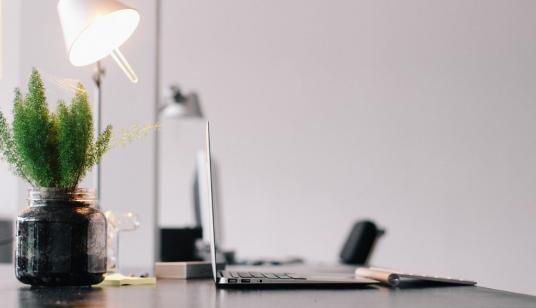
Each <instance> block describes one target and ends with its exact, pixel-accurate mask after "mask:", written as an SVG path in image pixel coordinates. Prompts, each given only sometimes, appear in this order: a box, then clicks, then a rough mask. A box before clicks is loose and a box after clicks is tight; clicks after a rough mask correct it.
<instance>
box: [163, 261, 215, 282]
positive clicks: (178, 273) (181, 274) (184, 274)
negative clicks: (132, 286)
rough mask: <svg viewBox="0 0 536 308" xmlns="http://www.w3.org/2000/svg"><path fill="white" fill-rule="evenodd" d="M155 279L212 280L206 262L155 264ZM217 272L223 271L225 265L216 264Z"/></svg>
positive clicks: (210, 265)
mask: <svg viewBox="0 0 536 308" xmlns="http://www.w3.org/2000/svg"><path fill="white" fill-rule="evenodd" d="M155 267H156V278H168V279H189V278H212V277H213V276H212V263H211V262H206V261H192V262H156V266H155ZM216 268H217V269H218V270H223V269H225V263H223V262H218V263H217V264H216Z"/></svg>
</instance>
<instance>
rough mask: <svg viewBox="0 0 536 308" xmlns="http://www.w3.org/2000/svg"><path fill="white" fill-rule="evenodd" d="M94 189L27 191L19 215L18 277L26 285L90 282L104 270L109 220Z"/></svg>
mask: <svg viewBox="0 0 536 308" xmlns="http://www.w3.org/2000/svg"><path fill="white" fill-rule="evenodd" d="M95 196H96V192H95V190H89V189H81V188H78V189H76V190H74V191H63V190H58V189H51V188H32V189H29V190H28V207H27V208H26V209H24V210H23V211H22V212H20V213H19V216H18V217H17V250H16V255H15V275H16V276H17V279H18V280H19V281H20V282H22V283H25V284H31V285H46V286H84V285H85V286H87V285H93V284H98V283H100V282H102V281H103V280H104V274H105V273H106V227H107V224H106V218H105V217H104V214H103V213H102V212H101V211H99V209H98V208H97V201H98V200H96V199H95Z"/></svg>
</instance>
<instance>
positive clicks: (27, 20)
mask: <svg viewBox="0 0 536 308" xmlns="http://www.w3.org/2000/svg"><path fill="white" fill-rule="evenodd" d="M123 2H124V3H125V4H127V5H130V6H132V7H135V8H137V9H138V10H139V11H140V14H141V16H142V19H141V22H140V25H139V27H138V29H137V30H136V32H135V33H134V34H133V35H132V37H131V38H130V39H129V40H128V41H127V42H126V43H125V44H124V45H123V46H122V47H121V50H122V52H123V54H124V55H125V57H126V58H127V59H128V60H129V62H130V63H131V65H132V66H133V68H134V69H135V70H136V72H137V74H138V75H139V77H140V81H139V83H137V84H132V83H130V81H129V80H128V79H127V77H126V76H125V75H124V73H123V72H122V71H121V70H120V69H119V67H118V66H117V65H116V64H115V62H114V61H113V60H112V59H110V58H105V59H104V60H103V64H104V66H105V68H106V76H105V77H104V80H103V85H102V87H103V107H102V113H103V116H102V123H103V125H107V124H113V125H114V127H115V128H116V129H117V130H119V129H121V128H126V129H128V128H130V127H131V125H133V124H136V123H138V124H142V123H146V122H151V121H153V119H154V110H155V102H154V101H155V99H154V98H155V92H154V88H155V86H154V84H155V77H154V76H155V74H154V71H155V48H154V46H155V35H154V34H155V30H156V27H155V25H156V23H155V14H156V10H155V9H156V6H155V4H154V3H153V2H152V1H151V2H149V1H142V0H125V1H123ZM56 6H57V1H42V0H24V1H22V14H21V15H20V16H21V25H22V30H21V45H20V63H21V64H20V84H22V85H24V88H25V89H26V83H27V81H28V77H29V75H30V73H31V68H32V67H33V66H37V67H39V68H40V70H41V72H42V77H43V79H44V83H45V86H46V87H47V95H48V99H49V103H51V104H54V102H56V101H57V99H58V98H63V99H66V100H68V101H70V98H71V97H72V96H73V91H72V89H68V88H64V87H63V86H62V85H61V84H63V83H64V82H72V81H76V80H82V81H83V82H84V84H85V85H86V88H87V90H88V93H89V95H90V99H91V100H92V99H93V89H94V87H93V82H92V80H91V76H92V74H93V67H92V66H87V67H74V66H72V65H71V64H70V63H69V61H68V57H67V51H66V49H65V43H64V40H63V34H62V30H61V26H60V21H59V17H58V13H57V9H56ZM153 148H154V136H150V137H149V138H147V139H145V140H144V141H143V142H141V143H137V144H133V145H131V146H129V147H128V148H126V149H116V150H114V151H112V152H110V153H108V154H106V155H105V157H104V158H103V160H102V167H101V170H102V182H101V188H102V189H101V208H102V209H103V211H106V210H113V211H132V212H135V213H137V214H139V215H140V217H141V219H142V222H141V227H140V228H139V229H138V230H137V231H135V232H130V233H124V234H123V235H122V237H121V254H122V256H121V261H122V265H123V266H124V267H126V268H133V267H141V268H144V270H148V269H150V268H152V267H153V262H154V245H153V244H154V243H153V238H154V205H153V195H154V194H153V192H154V186H153V183H154V176H153V175H154V172H153V171H154V156H153V155H154V151H153ZM91 177H92V176H91V175H89V176H88V177H87V178H86V181H85V182H84V184H83V185H82V186H85V187H91V186H92V183H93V182H92V179H91ZM21 187H23V188H21V189H20V191H21V192H20V193H19V203H20V206H23V205H24V202H25V201H24V199H25V198H26V196H25V193H26V192H25V191H24V187H25V185H21Z"/></svg>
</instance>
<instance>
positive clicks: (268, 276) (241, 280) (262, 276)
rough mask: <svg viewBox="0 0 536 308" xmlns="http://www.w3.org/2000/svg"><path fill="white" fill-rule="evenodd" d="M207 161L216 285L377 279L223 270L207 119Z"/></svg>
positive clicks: (359, 282)
mask: <svg viewBox="0 0 536 308" xmlns="http://www.w3.org/2000/svg"><path fill="white" fill-rule="evenodd" d="M205 152H206V153H205V154H206V155H205V160H206V161H205V163H206V166H207V168H206V170H207V182H208V183H207V184H208V185H207V186H208V199H209V202H208V204H209V217H210V253H211V262H212V274H213V276H214V282H215V283H216V286H233V285H235V286H246V285H249V286H261V285H311V284H315V285H327V286H332V287H333V286H334V285H355V286H362V285H367V284H373V283H378V282H377V281H375V280H371V279H367V278H354V277H346V276H329V275H321V276H320V275H318V274H317V275H313V274H312V275H308V274H293V273H261V272H233V271H221V270H218V269H217V268H216V247H217V245H216V238H217V237H216V228H215V225H214V224H215V223H214V221H215V220H217V219H215V215H216V214H215V213H214V212H215V211H214V204H213V198H212V195H213V194H212V189H213V187H212V168H211V159H210V128H209V123H208V122H207V128H206V139H205Z"/></svg>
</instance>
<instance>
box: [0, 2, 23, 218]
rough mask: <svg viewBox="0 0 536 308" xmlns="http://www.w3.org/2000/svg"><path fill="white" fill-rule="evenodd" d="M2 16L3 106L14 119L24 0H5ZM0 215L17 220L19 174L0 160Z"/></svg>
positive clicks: (0, 88)
mask: <svg viewBox="0 0 536 308" xmlns="http://www.w3.org/2000/svg"><path fill="white" fill-rule="evenodd" d="M2 11H3V12H2V16H1V17H0V20H1V23H2V33H1V40H2V55H1V56H2V60H1V61H2V63H1V66H2V72H1V74H2V77H1V78H0V110H1V111H2V113H3V114H4V116H5V117H6V118H7V120H8V122H11V121H12V119H13V115H12V113H11V110H12V109H13V89H14V88H15V87H17V86H18V85H19V83H18V82H19V51H20V48H19V45H20V18H19V16H20V2H19V1H3V3H2ZM0 196H2V202H1V203H2V204H0V218H3V219H10V220H15V216H16V215H17V207H16V205H17V202H18V199H17V178H16V177H15V176H14V175H13V174H12V173H11V171H10V170H9V165H8V164H7V163H6V162H4V161H0Z"/></svg>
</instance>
